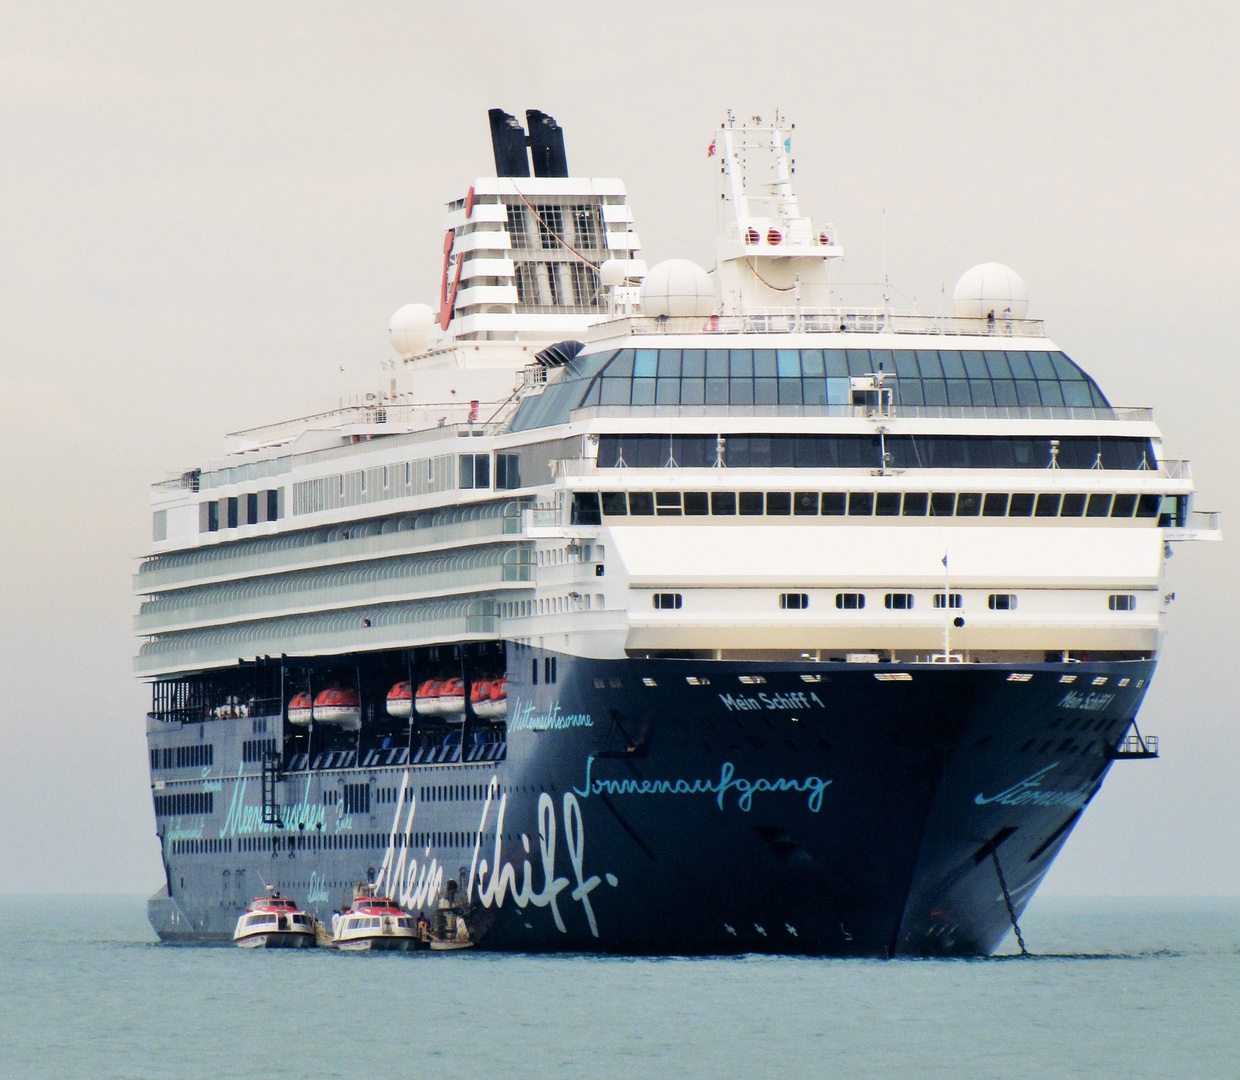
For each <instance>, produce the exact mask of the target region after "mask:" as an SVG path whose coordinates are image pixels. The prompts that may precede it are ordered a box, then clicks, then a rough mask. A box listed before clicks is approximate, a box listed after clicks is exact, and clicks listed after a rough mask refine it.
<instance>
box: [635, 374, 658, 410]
mask: <svg viewBox="0 0 1240 1080" xmlns="http://www.w3.org/2000/svg"><path fill="white" fill-rule="evenodd" d="M633 404H634V405H653V404H654V379H634V380H633Z"/></svg>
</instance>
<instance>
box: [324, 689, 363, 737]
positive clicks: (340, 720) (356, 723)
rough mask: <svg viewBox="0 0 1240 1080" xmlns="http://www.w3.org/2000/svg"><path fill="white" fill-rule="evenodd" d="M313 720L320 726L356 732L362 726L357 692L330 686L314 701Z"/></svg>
mask: <svg viewBox="0 0 1240 1080" xmlns="http://www.w3.org/2000/svg"><path fill="white" fill-rule="evenodd" d="M314 719H315V720H317V721H318V722H319V723H320V724H334V725H335V726H336V727H342V728H347V729H348V730H349V731H356V730H357V729H358V728H360V727H361V726H362V709H361V705H360V703H359V701H358V696H357V691H356V690H351V689H348V688H346V687H343V686H330V687H328V688H327V689H326V690H323V691H321V692H320V693H319V695H318V697H316V698H315V699H314Z"/></svg>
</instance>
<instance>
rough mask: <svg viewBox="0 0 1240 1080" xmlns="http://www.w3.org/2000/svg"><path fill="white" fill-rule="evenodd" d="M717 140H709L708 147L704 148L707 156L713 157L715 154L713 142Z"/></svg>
mask: <svg viewBox="0 0 1240 1080" xmlns="http://www.w3.org/2000/svg"><path fill="white" fill-rule="evenodd" d="M718 141H719V140H718V139H711V140H710V146H708V147H707V148H706V156H707V157H714V156H715V143H716V142H718Z"/></svg>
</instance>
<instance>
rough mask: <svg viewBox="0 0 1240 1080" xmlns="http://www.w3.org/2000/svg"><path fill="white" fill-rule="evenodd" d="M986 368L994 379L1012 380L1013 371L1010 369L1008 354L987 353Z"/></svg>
mask: <svg viewBox="0 0 1240 1080" xmlns="http://www.w3.org/2000/svg"><path fill="white" fill-rule="evenodd" d="M985 357H986V368H987V370H988V371H989V372H990V377H991V378H992V379H1010V378H1011V377H1012V369H1011V368H1010V367H1008V362H1007V354H1006V353H1001V352H997V351H993V352H992V351H988V352H986V353H985Z"/></svg>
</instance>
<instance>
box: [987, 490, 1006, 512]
mask: <svg viewBox="0 0 1240 1080" xmlns="http://www.w3.org/2000/svg"><path fill="white" fill-rule="evenodd" d="M1007 507H1008V497H1007V495H1005V494H1002V493H1000V492H998V491H988V492H987V493H986V498H985V499H983V500H982V516H983V517H1003V516H1004V515H1005V514H1006V513H1007Z"/></svg>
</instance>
